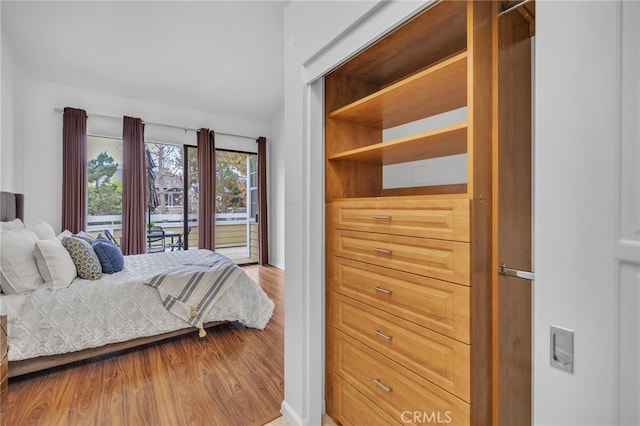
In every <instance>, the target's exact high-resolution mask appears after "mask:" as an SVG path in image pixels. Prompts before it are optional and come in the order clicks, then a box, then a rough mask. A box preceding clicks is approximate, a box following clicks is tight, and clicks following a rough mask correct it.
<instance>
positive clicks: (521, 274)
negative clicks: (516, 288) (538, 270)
mask: <svg viewBox="0 0 640 426" xmlns="http://www.w3.org/2000/svg"><path fill="white" fill-rule="evenodd" d="M498 273H499V274H500V275H506V276H508V277H516V278H522V279H523V280H529V281H533V280H535V279H536V274H535V273H533V272H529V271H521V270H519V269H513V268H509V267H507V265H505V264H504V263H502V264H500V266H499V267H498Z"/></svg>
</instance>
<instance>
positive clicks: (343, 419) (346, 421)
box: [331, 375, 402, 426]
mask: <svg viewBox="0 0 640 426" xmlns="http://www.w3.org/2000/svg"><path fill="white" fill-rule="evenodd" d="M334 389H335V391H334V406H335V413H331V417H332V418H333V419H334V420H336V421H338V422H340V424H341V425H345V426H362V425H380V424H384V425H396V424H397V425H400V424H402V423H400V422H398V421H397V420H395V419H394V418H393V417H391V416H389V415H388V414H387V413H386V412H384V411H383V410H382V409H381V408H380V407H378V406H377V405H375V404H374V403H373V402H371V401H370V400H369V399H367V398H366V397H365V396H364V395H362V394H361V393H360V392H358V391H357V390H356V389H355V388H354V387H353V386H351V385H350V384H348V383H347V382H345V381H344V380H343V379H342V378H340V376H336V375H334Z"/></svg>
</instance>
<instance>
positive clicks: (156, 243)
mask: <svg viewBox="0 0 640 426" xmlns="http://www.w3.org/2000/svg"><path fill="white" fill-rule="evenodd" d="M164 250H165V244H164V230H163V229H162V228H160V227H155V226H154V227H153V228H151V229H150V230H149V231H148V232H147V253H160V252H163V251H164Z"/></svg>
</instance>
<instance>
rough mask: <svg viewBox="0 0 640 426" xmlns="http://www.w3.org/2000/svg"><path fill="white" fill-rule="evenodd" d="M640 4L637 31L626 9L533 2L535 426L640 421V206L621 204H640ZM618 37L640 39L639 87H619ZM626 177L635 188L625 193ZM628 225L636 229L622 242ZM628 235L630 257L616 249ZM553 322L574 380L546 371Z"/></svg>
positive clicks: (615, 5)
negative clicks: (566, 336) (561, 333)
mask: <svg viewBox="0 0 640 426" xmlns="http://www.w3.org/2000/svg"><path fill="white" fill-rule="evenodd" d="M633 3H634V2H629V3H627V4H625V8H626V7H627V6H634V7H635V8H636V9H635V15H636V18H635V24H632V21H627V22H628V23H629V24H632V25H633V26H635V28H633V27H631V28H625V27H623V26H622V25H621V17H622V16H623V15H628V11H627V13H626V14H624V13H623V12H622V9H621V8H622V6H621V4H620V3H618V2H608V1H601V2H589V1H583V2H538V3H537V6H536V7H537V10H536V34H537V37H536V38H537V40H536V47H535V49H536V69H535V71H536V90H535V99H536V107H535V114H536V124H535V133H536V142H535V143H536V148H535V150H536V152H535V187H536V197H535V205H536V212H535V213H536V214H535V241H536V249H535V259H536V281H535V283H534V284H533V285H534V401H533V408H534V416H535V424H540V425H587V424H588V425H605V424H606V425H613V424H638V421H640V416H638V408H637V407H638V405H639V404H640V391H639V386H640V385H639V382H640V373H639V363H640V360H639V359H638V353H639V351H638V346H639V343H638V342H639V341H640V331H639V325H640V321H639V320H638V314H637V313H638V308H639V303H640V298H639V297H638V294H640V273H639V271H640V243H639V241H638V240H639V239H640V234H639V233H640V223H639V219H638V210H637V208H638V206H637V205H636V206H633V207H632V206H631V205H625V204H624V203H621V201H622V200H623V199H624V197H627V196H628V197H629V199H634V200H635V202H636V203H637V200H638V193H639V192H640V182H639V179H638V165H639V164H640V155H639V154H638V153H639V152H640V151H639V150H638V144H639V141H638V122H639V119H640V116H639V115H638V95H639V94H640V93H639V92H638V79H639V75H640V73H639V72H638V65H637V64H638V56H639V52H638V23H639V21H640V19H638V9H637V4H635V5H634V4H633ZM630 29H631V30H632V31H629V30H630ZM622 31H624V33H623V32H622ZM621 41H622V44H623V45H626V44H628V43H629V42H631V44H633V43H635V53H633V52H632V53H633V55H634V56H635V59H634V61H635V68H634V69H633V72H632V73H630V74H629V75H628V77H630V78H631V79H632V80H634V81H633V83H634V84H632V85H631V86H621V80H620V76H621V70H623V71H624V68H625V67H623V66H622V63H623V62H624V61H622V58H621V56H620V53H621V52H622V50H621V45H620V43H621ZM628 53H630V52H626V53H625V54H628ZM630 87H635V90H634V91H635V93H633V94H631V98H630V99H632V100H633V101H632V104H634V105H635V106H633V115H632V116H626V118H627V119H628V120H627V121H625V120H624V119H623V120H621V119H620V116H621V115H622V116H623V117H625V114H624V113H625V106H624V103H623V102H622V101H621V99H622V94H623V93H627V95H628V94H629V93H628V89H629V88H630ZM627 95H625V97H626V96H627ZM621 106H622V108H623V111H622V112H623V114H621V111H620V108H621ZM627 106H628V105H627ZM621 125H622V126H623V127H621ZM626 127H630V130H633V131H627V130H626V129H625V128H626ZM622 146H626V147H628V148H629V150H628V151H624V150H623V149H621V147H622ZM629 155H631V157H632V158H633V159H632V160H630V161H628V160H626V159H625V157H627V158H629ZM625 164H626V168H625ZM632 176H635V179H634V180H631V179H628V178H630V177H632ZM623 182H626V183H627V184H628V185H630V186H628V187H627V189H626V191H627V192H626V193H622V194H621V193H620V191H621V189H624V188H623V185H622V183H623ZM631 185H632V186H631ZM634 211H635V217H631V216H630V215H629V214H627V213H625V212H634ZM624 218H626V219H624ZM625 221H626V222H628V223H627V224H624V223H623V222H625ZM622 225H624V226H622ZM627 225H629V226H627ZM623 228H627V229H633V230H634V231H635V232H631V233H629V234H628V235H626V236H622V235H620V234H619V231H620V230H621V229H623ZM634 234H635V235H634ZM623 237H624V238H628V239H629V241H628V244H626V248H627V250H626V251H625V253H626V254H623V253H622V251H621V250H620V251H619V252H618V253H616V245H617V246H620V247H622V246H625V244H618V243H617V241H618V240H619V239H622V238H623ZM632 239H635V241H632ZM624 256H627V258H626V259H623V260H624V261H623V260H622V258H624ZM634 270H635V272H633V271H634ZM634 275H635V276H634ZM624 284H626V286H627V287H623V288H626V290H627V291H628V293H624V290H621V287H622V285H624ZM551 324H555V325H559V326H562V327H566V328H569V329H573V330H574V331H575V341H574V344H575V365H574V374H569V373H566V372H563V371H560V370H558V369H555V368H552V367H550V365H549V352H550V343H549V340H550V339H549V327H550V325H551ZM621 329H622V331H621ZM625 345H626V348H625ZM629 354H632V356H631V357H630V358H626V362H627V365H624V366H623V367H624V369H620V368H621V364H620V360H621V359H625V357H626V356H628V355H629ZM633 354H635V355H633ZM624 383H626V384H628V385H629V386H626V387H625V386H624ZM621 389H622V391H621ZM622 400H627V401H628V402H627V404H628V405H626V406H625V405H624V404H622V403H621V401H622ZM626 409H631V411H635V416H636V417H631V416H632V415H633V414H630V413H631V411H625V410H626ZM625 413H626V414H625ZM631 419H633V420H631Z"/></svg>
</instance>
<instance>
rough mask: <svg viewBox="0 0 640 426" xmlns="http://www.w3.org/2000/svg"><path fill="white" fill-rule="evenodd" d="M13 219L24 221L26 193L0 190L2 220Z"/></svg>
mask: <svg viewBox="0 0 640 426" xmlns="http://www.w3.org/2000/svg"><path fill="white" fill-rule="evenodd" d="M13 219H20V220H22V221H24V195H23V194H14V193H13V192H5V191H0V222H6V221H9V220H13Z"/></svg>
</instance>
